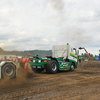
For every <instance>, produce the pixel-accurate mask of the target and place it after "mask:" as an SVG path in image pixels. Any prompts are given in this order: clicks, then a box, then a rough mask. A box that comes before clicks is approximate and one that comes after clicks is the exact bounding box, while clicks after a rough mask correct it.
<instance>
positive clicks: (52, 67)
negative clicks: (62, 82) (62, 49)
mask: <svg viewBox="0 0 100 100" xmlns="http://www.w3.org/2000/svg"><path fill="white" fill-rule="evenodd" d="M57 71H58V63H57V62H56V61H55V60H50V61H48V64H47V66H46V72H47V73H50V74H55V73H57Z"/></svg>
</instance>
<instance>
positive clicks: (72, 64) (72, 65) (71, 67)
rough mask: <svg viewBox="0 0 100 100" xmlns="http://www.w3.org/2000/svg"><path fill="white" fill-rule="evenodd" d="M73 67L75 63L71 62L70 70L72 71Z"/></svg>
mask: <svg viewBox="0 0 100 100" xmlns="http://www.w3.org/2000/svg"><path fill="white" fill-rule="evenodd" d="M74 69H75V64H74V63H72V64H71V67H70V71H74Z"/></svg>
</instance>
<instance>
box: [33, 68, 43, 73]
mask: <svg viewBox="0 0 100 100" xmlns="http://www.w3.org/2000/svg"><path fill="white" fill-rule="evenodd" d="M32 71H33V72H35V73H41V71H42V69H37V68H32Z"/></svg>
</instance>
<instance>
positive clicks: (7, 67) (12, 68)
mask: <svg viewBox="0 0 100 100" xmlns="http://www.w3.org/2000/svg"><path fill="white" fill-rule="evenodd" d="M16 75H17V66H16V64H15V62H14V61H11V60H0V79H1V78H6V77H7V78H15V77H16Z"/></svg>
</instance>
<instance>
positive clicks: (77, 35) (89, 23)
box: [0, 0, 100, 55]
mask: <svg viewBox="0 0 100 100" xmlns="http://www.w3.org/2000/svg"><path fill="white" fill-rule="evenodd" d="M67 43H69V44H71V45H72V46H74V47H76V48H78V47H85V48H86V49H87V51H88V52H89V53H92V54H97V55H98V54H99V50H100V0H0V47H1V48H3V49H4V50H19V51H24V50H35V49H39V50H51V49H52V46H53V45H66V44H67ZM81 52H83V53H85V51H81Z"/></svg>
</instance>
